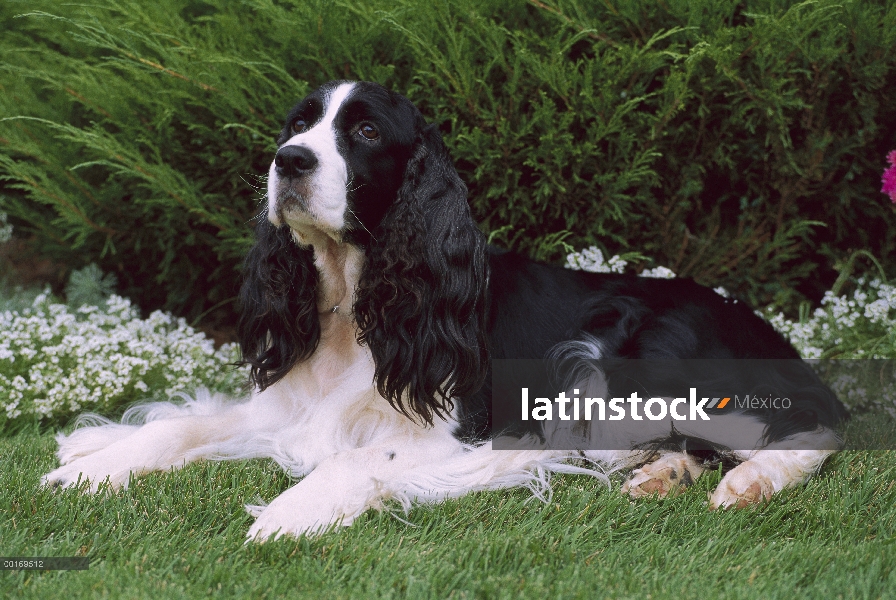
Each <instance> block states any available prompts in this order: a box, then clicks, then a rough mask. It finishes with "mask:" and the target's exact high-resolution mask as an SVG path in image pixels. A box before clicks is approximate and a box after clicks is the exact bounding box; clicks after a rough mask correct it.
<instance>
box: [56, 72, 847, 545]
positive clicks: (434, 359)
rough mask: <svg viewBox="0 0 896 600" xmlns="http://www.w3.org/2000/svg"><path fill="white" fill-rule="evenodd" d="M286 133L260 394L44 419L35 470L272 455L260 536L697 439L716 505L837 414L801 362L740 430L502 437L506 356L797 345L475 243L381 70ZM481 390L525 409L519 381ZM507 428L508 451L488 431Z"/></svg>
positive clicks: (676, 461)
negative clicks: (718, 476)
mask: <svg viewBox="0 0 896 600" xmlns="http://www.w3.org/2000/svg"><path fill="white" fill-rule="evenodd" d="M277 143H278V147H279V149H278V151H277V154H276V156H275V157H274V160H273V163H272V164H271V167H270V171H269V174H268V187H267V220H266V221H265V222H262V223H259V224H258V225H257V227H256V236H257V242H256V244H255V246H254V248H253V249H252V250H251V252H250V253H249V256H248V258H247V259H246V263H245V283H244V284H243V288H242V291H241V306H242V316H241V319H240V322H239V337H240V345H241V349H242V357H243V359H242V360H243V361H244V363H245V364H247V365H249V366H250V367H251V377H252V380H253V382H254V384H255V390H254V392H253V393H252V394H251V397H250V398H249V399H248V400H243V401H229V400H228V399H227V398H224V397H222V396H220V395H213V394H209V393H201V392H200V393H199V394H198V395H197V396H196V397H195V398H193V399H190V400H188V401H186V402H183V403H179V404H175V403H165V402H163V403H154V404H148V405H142V406H138V407H134V408H133V409H131V410H129V411H128V412H127V413H126V414H125V416H124V418H123V419H122V422H121V423H112V422H110V421H108V420H106V419H103V418H101V417H97V416H90V417H89V418H88V419H86V424H87V425H88V426H84V427H80V428H77V429H76V430H75V431H74V432H73V433H71V434H70V435H63V434H60V435H59V436H58V437H57V440H58V442H59V451H58V456H59V459H60V461H61V463H62V465H63V466H61V467H59V468H58V469H56V470H54V471H52V472H51V473H49V474H47V475H46V476H45V477H44V478H43V481H44V482H45V483H46V484H50V485H54V486H73V485H76V484H78V482H79V481H81V482H84V481H88V480H89V485H88V486H87V487H85V489H87V488H89V490H90V491H94V492H95V491H97V490H98V489H100V487H101V484H102V483H103V482H104V481H108V483H109V484H110V485H111V486H112V488H120V487H123V486H126V485H127V483H128V480H129V477H130V476H131V475H134V476H137V475H140V474H143V473H147V472H149V471H161V470H168V469H175V468H179V467H181V466H182V465H184V464H185V463H187V462H191V461H195V460H198V459H212V460H220V459H238V458H250V457H270V458H273V459H274V460H275V461H277V462H278V463H279V464H280V465H281V466H282V467H283V468H284V469H286V470H287V471H288V472H289V473H290V474H292V475H293V476H295V477H302V479H301V480H300V481H299V482H298V483H296V484H295V485H294V486H293V487H292V488H290V489H289V490H287V491H286V492H284V493H283V494H281V495H280V496H279V497H277V498H275V499H273V501H271V502H270V504H268V505H266V506H253V507H247V508H248V510H249V511H250V512H252V513H253V514H254V516H256V517H257V519H256V520H255V522H254V524H253V525H252V527H251V528H250V529H249V532H248V537H249V538H250V539H253V540H265V539H268V538H269V537H270V536H277V537H279V536H282V535H289V536H300V535H302V534H314V533H318V532H321V531H323V530H325V529H327V528H329V527H331V526H334V525H349V524H350V523H351V522H352V521H353V520H354V519H355V518H356V517H358V516H359V515H361V514H362V513H363V512H365V511H366V510H367V509H369V508H380V507H382V505H383V502H384V501H385V500H389V499H392V500H397V501H398V502H399V503H401V504H402V505H403V506H404V507H405V508H407V507H409V506H410V505H411V504H412V503H417V502H436V501H440V500H443V499H445V498H449V497H458V496H463V495H464V494H467V493H469V492H472V491H474V490H494V489H501V488H508V487H513V486H528V487H530V488H531V489H533V491H534V492H535V493H536V494H541V493H545V492H548V491H549V488H548V485H549V483H548V480H549V475H550V473H552V472H565V473H587V474H589V475H593V476H596V477H600V478H603V479H604V480H606V481H609V480H608V479H607V478H606V474H607V473H609V472H611V471H613V470H616V469H620V468H632V467H637V466H639V465H640V468H636V469H635V470H634V471H633V474H632V476H631V478H630V479H629V480H628V482H627V483H625V485H624V486H623V487H622V490H621V491H622V493H625V494H629V495H630V496H633V497H638V496H646V495H654V494H656V495H660V496H664V495H667V494H673V493H677V492H679V491H681V490H682V489H684V488H685V487H687V486H688V485H689V484H691V483H692V482H693V481H694V480H695V479H697V478H698V477H699V476H700V475H701V473H702V472H704V470H705V469H707V468H708V466H707V465H708V464H711V463H709V462H706V461H707V460H708V454H707V452H703V453H702V454H701V453H700V452H697V453H694V452H687V451H686V450H689V449H690V448H689V447H688V445H687V443H688V442H689V441H690V443H691V444H692V446H693V445H694V443H695V442H694V440H696V439H697V438H698V437H700V438H703V442H706V443H704V444H703V446H702V448H703V449H704V450H706V449H707V448H708V449H709V450H710V451H711V452H709V454H713V453H715V455H716V456H719V455H721V456H723V458H725V460H726V464H729V465H731V464H733V465H735V466H734V467H733V468H732V469H730V470H729V471H728V472H727V474H726V475H725V476H724V478H723V479H722V481H721V483H720V484H719V485H718V487H717V488H716V489H715V491H714V492H713V493H712V495H711V498H710V503H709V506H710V508H711V509H714V508H718V507H729V506H736V507H744V506H747V505H750V504H755V503H758V502H761V501H763V500H764V499H767V498H768V497H770V496H771V495H772V494H774V493H775V492H778V491H780V490H782V489H784V488H787V487H790V486H794V485H797V484H800V483H801V482H804V481H805V480H806V479H807V478H808V477H810V476H811V475H812V474H813V473H814V472H815V471H816V470H817V469H818V468H819V467H820V466H821V464H822V462H823V461H824V460H825V458H826V457H827V456H829V455H830V454H831V453H832V452H833V451H834V450H833V449H834V448H836V447H837V446H836V444H837V438H836V436H835V434H834V433H833V429H832V427H833V426H834V425H835V424H836V423H837V421H838V420H839V419H841V418H843V417H844V416H845V411H844V408H843V406H842V405H841V404H840V402H839V401H838V400H837V399H836V398H835V397H834V396H833V394H831V393H830V392H829V391H828V390H827V388H825V387H824V386H821V384H820V383H818V382H817V381H816V380H813V381H810V382H809V383H810V384H811V385H814V386H815V389H816V393H814V394H810V395H808V396H804V397H802V398H801V399H800V398H795V399H794V400H793V401H792V402H793V404H794V406H793V409H792V410H790V411H781V410H779V411H772V410H768V409H761V408H759V409H757V408H756V407H755V406H749V407H747V408H743V409H741V410H735V411H730V410H729V411H727V412H726V413H725V414H726V415H727V418H728V421H727V422H728V423H729V424H731V423H735V424H736V430H737V432H738V433H739V434H740V435H741V436H742V437H744V436H745V437H746V439H747V440H748V442H749V443H748V444H740V447H732V444H731V443H729V441H730V440H728V439H711V437H712V435H713V434H712V433H711V432H712V430H705V431H710V433H709V434H701V435H696V434H695V435H691V436H689V435H688V433H687V432H686V431H684V429H686V428H685V427H684V425H686V424H682V423H680V422H674V421H671V420H670V418H671V416H672V415H670V416H669V418H664V419H661V420H658V421H650V422H649V423H648V425H649V426H647V425H644V426H642V428H643V430H642V431H641V432H640V433H639V432H638V430H634V429H632V428H631V427H630V426H628V427H629V429H627V430H626V433H625V435H626V436H628V437H626V439H627V440H628V441H627V442H626V444H627V446H626V447H625V448H604V449H601V448H580V447H556V446H552V445H551V444H549V443H547V441H549V438H550V437H551V431H550V428H551V427H554V428H555V429H556V427H557V426H558V425H557V423H561V424H562V422H561V421H556V422H552V421H536V420H534V419H533V420H528V421H526V425H527V426H530V430H528V431H527V432H523V433H521V434H520V435H518V436H517V437H516V438H514V437H513V436H506V435H502V434H504V433H505V431H504V430H503V429H500V428H498V427H497V426H496V425H495V423H493V412H494V411H493V406H492V398H491V395H492V384H491V365H492V364H493V363H492V361H495V360H498V359H544V358H557V357H560V358H563V359H570V357H571V358H573V359H575V360H579V361H586V362H587V361H588V360H591V359H617V358H618V359H654V358H659V359H665V358H679V359H702V358H709V359H756V358H762V359H767V358H774V359H790V360H793V359H798V358H799V357H798V355H797V353H796V352H795V351H794V350H793V348H792V347H791V346H790V345H789V344H788V343H787V342H786V341H785V340H784V339H783V338H782V337H781V336H780V335H778V334H777V333H776V332H775V331H774V330H773V329H772V328H771V327H770V326H769V325H768V324H766V323H765V322H764V321H762V320H761V319H760V318H759V317H757V316H756V315H754V314H753V312H752V311H751V310H750V309H749V308H748V307H746V306H745V305H744V304H742V303H737V302H736V301H731V300H728V299H726V298H723V297H722V296H720V295H718V294H716V293H715V292H713V291H712V290H710V289H707V288H704V287H701V286H699V285H697V284H695V283H693V282H691V281H688V280H683V279H672V280H658V279H646V278H639V277H635V276H627V275H616V274H594V273H586V272H581V271H572V270H567V269H562V268H556V267H553V266H548V265H544V264H539V263H536V262H533V261H531V260H528V259H526V258H524V257H522V256H519V255H517V254H514V253H511V252H504V251H501V250H497V249H495V248H492V247H489V246H488V245H487V244H486V240H485V238H484V236H483V234H482V233H481V232H480V231H479V229H478V228H477V226H476V223H475V222H474V221H473V219H472V217H471V214H470V209H469V207H468V204H467V190H466V187H465V185H464V183H463V182H462V181H461V179H460V178H459V177H458V175H457V173H456V171H455V169H454V167H453V165H452V163H451V160H450V157H449V155H448V151H447V149H446V147H445V145H444V144H443V142H442V139H441V137H440V135H439V131H438V128H437V127H436V125H434V124H427V123H426V122H425V121H424V118H423V117H422V115H421V114H420V112H419V111H418V110H417V108H416V107H415V106H414V105H413V104H412V103H411V102H410V101H408V100H407V99H406V98H404V97H402V96H400V95H398V94H396V93H393V92H391V91H388V90H386V89H384V88H383V87H381V86H379V85H377V84H374V83H364V82H348V81H336V82H331V83H328V84H326V85H324V86H322V87H321V88H320V89H318V90H316V91H315V92H313V93H311V94H310V95H309V96H308V97H307V98H305V99H303V100H302V101H301V102H299V103H298V104H297V105H296V106H295V108H293V109H292V111H291V112H290V113H289V116H288V117H287V118H286V123H285V125H284V127H283V130H282V132H281V133H280V137H279V139H278V140H277ZM594 373H598V375H601V373H600V370H599V369H597V370H596V371H592V375H590V376H589V375H585V376H584V378H583V379H581V380H575V381H573V385H575V386H576V388H577V389H576V390H575V392H576V393H578V392H579V389H578V388H579V387H582V388H584V387H587V386H589V385H592V387H593V386H595V385H596V386H598V387H600V386H601V385H603V386H604V388H603V393H608V392H609V389H608V388H607V385H612V384H611V383H608V382H607V380H606V377H603V379H602V375H601V376H597V377H595V376H594ZM802 376H803V377H805V376H806V375H805V374H803V375H802ZM589 377H590V380H589ZM809 377H810V379H811V377H812V376H809ZM785 378H786V377H785ZM810 387H811V386H810ZM818 390H821V391H820V392H819V391H818ZM570 391H571V392H572V387H570ZM698 391H699V390H698ZM735 391H736V390H735ZM581 393H582V394H585V393H586V391H585V390H582V392H581ZM589 393H590V394H591V395H592V396H594V395H595V394H596V392H595V390H591V391H590V392H589ZM609 393H612V392H609ZM626 393H627V392H626ZM704 400H705V399H704ZM753 400H755V398H753ZM495 401H496V402H497V403H498V404H507V405H508V406H512V411H513V412H514V414H518V413H519V406H520V401H521V396H520V393H519V391H517V394H516V395H514V396H511V397H509V398H497V397H496V398H495ZM576 402H578V399H576ZM681 402H684V400H683V399H682V400H681ZM496 406H497V405H496ZM577 406H578V405H577ZM701 406H702V405H701ZM644 408H645V410H647V406H645V407H644ZM694 408H695V407H694V406H693V403H692V406H691V409H692V410H693V409H694ZM696 408H699V407H696ZM706 408H709V407H706ZM589 409H590V407H589ZM672 409H673V412H674V410H675V406H674V404H673V407H672ZM576 410H577V411H578V408H576ZM663 414H664V415H665V411H663ZM795 415H798V418H797V417H795ZM524 416H525V415H524ZM651 418H653V417H651ZM676 418H677V417H676ZM714 421H715V419H714ZM602 423H603V422H602ZM82 424H84V422H82ZM549 424H550V425H549ZM634 424H635V425H640V423H634ZM630 425H631V424H630ZM683 431H684V433H682V432H683ZM587 435H588V434H587V431H586V437H587ZM718 435H719V436H722V437H725V436H726V435H727V434H724V433H719V434H718ZM498 436H501V438H500V439H503V440H505V442H506V440H508V439H509V440H511V441H510V443H509V447H510V448H512V449H507V450H497V449H495V448H494V447H493V445H494V446H497V443H496V442H497V438H498ZM664 436H665V438H667V439H665V441H666V442H668V441H670V440H672V441H673V442H674V443H673V444H672V446H670V445H669V444H668V443H662V442H663V439H662V438H663V437H664ZM676 436H677V437H676ZM514 440H516V441H514ZM533 440H534V441H535V443H534V444H532V443H530V442H532V441H533ZM546 440H547V441H546ZM657 440H659V441H660V442H661V443H659V444H653V442H656V441H657ZM675 440H677V441H675ZM517 442H519V446H518V447H516V448H515V449H514V444H515V443H517ZM523 442H526V443H523ZM648 442H649V443H651V444H652V445H651V446H650V448H646V446H644V444H645V443H648ZM785 442H787V443H789V445H787V444H785ZM794 443H795V444H796V445H794ZM539 444H541V445H540V446H539ZM676 444H677V445H676ZM503 447H508V444H507V443H505V444H504V446H503ZM724 448H728V451H725V450H724ZM776 448H778V449H776ZM780 448H787V449H780Z"/></svg>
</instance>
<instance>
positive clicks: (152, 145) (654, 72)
mask: <svg viewBox="0 0 896 600" xmlns="http://www.w3.org/2000/svg"><path fill="white" fill-rule="evenodd" d="M41 11H42V12H41ZM23 13H28V14H25V15H24V16H17V15H22V14H23ZM0 61H2V63H0V64H2V69H0V117H2V118H3V119H4V120H3V121H0V178H2V179H0V211H6V212H8V213H9V215H10V221H11V222H12V223H13V224H14V225H15V227H16V232H17V235H19V236H24V237H27V238H28V239H29V240H30V241H31V243H32V244H33V245H34V247H35V248H36V249H37V250H38V251H39V252H40V253H41V254H43V255H45V256H50V257H52V258H54V259H55V260H58V261H60V262H63V263H65V264H67V265H70V267H71V268H76V267H81V266H83V265H85V264H87V263H89V262H98V263H99V264H100V265H101V266H102V267H103V269H104V270H106V271H112V272H115V273H116V275H117V277H118V281H119V287H120V289H119V291H120V292H121V293H123V294H125V295H127V296H130V297H132V298H134V299H135V300H137V301H138V302H140V303H141V304H142V305H143V306H144V308H147V309H149V308H160V307H161V308H165V309H168V310H173V311H175V312H177V313H178V314H182V315H188V316H191V317H196V316H198V315H200V314H202V313H204V312H206V311H207V310H208V309H210V308H212V307H213V306H215V305H217V304H219V303H223V307H222V308H220V309H219V311H218V318H219V319H220V318H224V317H226V316H227V315H229V311H231V310H232V303H231V304H228V300H229V299H231V298H232V297H233V295H234V294H235V291H236V287H237V285H238V273H237V270H238V265H239V260H240V257H241V256H242V255H243V253H244V252H245V250H246V248H247V246H248V244H249V243H250V240H251V225H252V223H253V221H252V219H253V217H254V216H255V215H256V214H257V209H258V204H259V202H260V201H261V200H262V194H263V187H264V182H263V180H262V179H260V178H259V176H260V175H262V174H264V173H265V171H266V169H267V165H268V164H269V161H270V160H271V157H272V153H273V150H274V149H275V145H274V142H273V139H274V137H275V134H276V132H277V131H278V129H279V126H280V119H281V118H282V116H283V115H285V113H286V111H287V110H288V109H289V107H291V106H292V104H293V103H294V102H295V101H296V100H297V99H298V98H299V97H301V96H302V95H304V94H305V93H306V92H308V91H309V90H310V89H313V88H314V87H315V86H317V85H318V84H320V83H322V82H324V81H327V80H330V79H334V78H352V79H355V78H357V79H368V80H374V81H379V82H381V83H383V84H385V85H387V86H389V87H392V88H393V89H396V90H399V91H401V92H403V93H405V94H406V95H408V96H409V97H410V98H411V99H412V100H413V101H414V102H416V103H417V105H418V106H419V107H420V108H421V110H422V111H423V113H424V114H425V115H427V116H428V117H429V118H430V119H432V120H434V121H437V122H439V123H440V124H441V128H442V131H443V133H444V135H445V137H446V141H447V143H448V145H449V147H450V148H451V150H452V153H453V156H454V158H455V161H456V164H457V166H458V168H459V170H460V172H461V175H462V177H463V178H464V180H465V181H466V182H467V183H468V185H469V187H470V192H471V197H470V201H471V205H472V207H473V209H474V212H475V214H476V216H477V217H478V218H479V220H480V222H481V224H482V228H483V230H484V231H486V232H489V233H491V234H492V239H493V241H494V242H495V243H498V244H502V245H505V246H508V247H512V248H514V249H517V250H520V251H523V252H527V253H529V254H531V255H534V256H537V257H539V258H543V259H547V260H558V261H559V259H560V258H562V255H563V254H564V253H565V250H566V249H567V248H568V247H575V248H581V247H584V246H589V245H593V244H596V245H598V246H600V247H602V248H603V249H604V250H605V251H606V252H607V254H608V255H612V254H616V253H621V252H630V251H632V250H636V251H639V252H641V253H642V254H643V255H644V256H647V257H651V258H652V259H653V260H654V261H655V264H660V265H664V266H667V267H669V268H671V269H672V270H673V271H675V272H676V273H678V274H679V275H680V276H690V277H694V278H696V279H697V280H699V281H702V282H705V283H710V284H712V285H713V286H716V285H723V286H725V287H726V288H727V289H729V290H731V291H733V292H735V293H737V294H739V295H741V296H744V297H746V298H747V299H749V300H751V301H752V302H754V303H755V304H767V303H769V302H772V301H776V302H779V303H783V304H785V305H789V306H795V304H796V302H798V301H800V300H802V299H804V298H809V299H812V300H817V299H819V298H820V297H821V294H822V292H823V291H824V290H825V289H828V288H829V287H830V284H831V283H833V280H834V279H835V278H836V270H835V268H836V267H837V265H838V263H842V261H844V260H845V259H846V258H847V257H848V256H850V255H851V254H852V253H853V252H854V251H856V250H858V249H863V250H868V251H870V252H871V253H872V254H874V255H875V256H877V257H878V258H879V259H881V261H882V262H883V264H885V265H889V266H890V267H892V266H893V265H894V264H896V261H894V260H893V259H894V257H896V227H893V225H894V224H896V212H894V209H893V207H892V206H891V204H890V202H889V201H888V199H887V197H886V196H884V195H883V194H881V193H880V192H879V189H880V173H881V171H882V170H883V168H884V167H885V162H884V157H885V155H886V153H887V151H889V150H891V149H893V148H896V108H894V107H896V4H894V3H893V2H884V3H881V2H872V1H870V0H857V1H840V2H833V1H819V2H805V3H800V4H797V3H793V2H775V1H772V0H749V1H741V2H736V1H733V0H701V1H696V0H693V1H692V0H665V1H664V2H655V1H654V0H643V1H630V2H625V1H621V0H609V1H605V2H591V1H585V0H581V1H578V2H576V1H567V0H530V1H529V2H528V3H527V2H522V1H510V0H506V1H502V0H489V1H484V0H453V1H447V2H446V1H442V0H432V1H423V2H421V1H417V0H363V1H361V0H357V1H356V2H340V1H321V0H276V1H274V0H246V1H244V2H240V3H236V2H217V3H204V2H198V1H190V0H159V1H157V2H152V3H148V2H146V3H144V2H124V1H122V2H106V3H103V4H102V6H101V5H97V4H91V5H89V6H88V5H82V6H77V5H63V4H59V3H56V2H50V1H46V0H28V1H27V2H15V1H8V2H4V3H2V4H0ZM644 265H645V266H651V265H650V264H649V263H647V262H645V263H644ZM891 274H892V273H891Z"/></svg>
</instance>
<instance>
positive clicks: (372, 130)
mask: <svg viewBox="0 0 896 600" xmlns="http://www.w3.org/2000/svg"><path fill="white" fill-rule="evenodd" d="M358 133H359V134H361V135H362V136H364V137H365V138H366V139H368V140H375V139H376V138H378V137H380V132H379V131H377V130H376V127H374V126H373V125H371V124H370V123H365V124H364V125H361V128H360V129H358Z"/></svg>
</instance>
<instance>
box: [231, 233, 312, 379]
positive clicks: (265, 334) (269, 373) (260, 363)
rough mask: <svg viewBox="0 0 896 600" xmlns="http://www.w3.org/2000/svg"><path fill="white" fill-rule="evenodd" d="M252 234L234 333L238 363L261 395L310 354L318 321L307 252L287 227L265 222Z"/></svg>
mask: <svg viewBox="0 0 896 600" xmlns="http://www.w3.org/2000/svg"><path fill="white" fill-rule="evenodd" d="M255 231H256V242H255V246H253V248H252V250H251V251H250V252H249V255H248V256H247V257H246V261H245V263H244V267H243V273H244V280H243V287H242V289H241V290H240V309H241V312H240V319H239V326H238V334H239V340H240V350H241V351H242V360H241V364H247V365H250V366H251V377H252V381H253V382H254V383H255V385H256V386H258V389H259V390H263V389H265V388H267V387H269V386H271V385H273V384H274V383H276V382H277V381H279V380H280V379H282V378H283V376H284V375H286V374H287V373H288V372H289V370H290V369H291V368H292V367H293V366H294V365H295V364H296V363H297V362H299V361H302V360H304V359H306V358H308V357H309V356H310V355H311V354H312V353H313V352H314V350H315V348H317V344H318V342H319V341H320V321H319V319H318V315H317V301H316V298H317V269H316V268H315V266H314V253H313V251H312V250H311V248H303V247H301V246H299V245H298V243H296V241H295V239H293V236H292V233H291V232H290V230H289V227H287V226H282V227H279V228H278V227H275V226H274V225H272V224H271V223H269V222H268V221H264V222H262V223H259V224H258V225H257V226H256V228H255Z"/></svg>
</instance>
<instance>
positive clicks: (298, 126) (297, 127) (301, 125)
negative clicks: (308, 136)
mask: <svg viewBox="0 0 896 600" xmlns="http://www.w3.org/2000/svg"><path fill="white" fill-rule="evenodd" d="M307 126H308V124H307V123H305V121H304V119H298V120H296V122H295V123H293V124H292V130H293V131H294V132H295V133H302V132H303V131H305V127H307Z"/></svg>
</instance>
